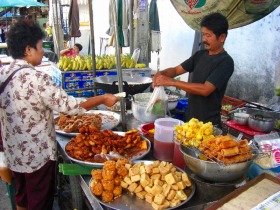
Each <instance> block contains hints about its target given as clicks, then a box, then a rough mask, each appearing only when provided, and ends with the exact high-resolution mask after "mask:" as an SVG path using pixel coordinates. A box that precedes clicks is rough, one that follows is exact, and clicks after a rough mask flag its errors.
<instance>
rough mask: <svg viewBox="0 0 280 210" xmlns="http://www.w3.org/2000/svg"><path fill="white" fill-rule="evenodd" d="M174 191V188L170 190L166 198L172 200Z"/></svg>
mask: <svg viewBox="0 0 280 210" xmlns="http://www.w3.org/2000/svg"><path fill="white" fill-rule="evenodd" d="M175 195H176V191H175V190H170V191H169V193H168V195H167V197H166V198H167V200H169V201H172V200H173V199H174V198H175Z"/></svg>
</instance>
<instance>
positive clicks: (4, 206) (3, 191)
mask: <svg viewBox="0 0 280 210" xmlns="http://www.w3.org/2000/svg"><path fill="white" fill-rule="evenodd" d="M0 210H12V205H11V202H10V198H9V194H8V190H7V186H6V183H5V182H4V181H2V180H1V179H0ZM53 210H60V208H59V206H58V202H57V199H55V201H54V205H53Z"/></svg>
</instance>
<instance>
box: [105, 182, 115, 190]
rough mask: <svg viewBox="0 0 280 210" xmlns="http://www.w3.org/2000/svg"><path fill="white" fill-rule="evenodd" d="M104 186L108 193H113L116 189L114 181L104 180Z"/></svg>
mask: <svg viewBox="0 0 280 210" xmlns="http://www.w3.org/2000/svg"><path fill="white" fill-rule="evenodd" d="M102 186H103V189H104V190H106V191H113V189H114V187H115V184H114V180H102Z"/></svg>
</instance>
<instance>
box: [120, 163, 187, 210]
mask: <svg viewBox="0 0 280 210" xmlns="http://www.w3.org/2000/svg"><path fill="white" fill-rule="evenodd" d="M126 167H127V168H128V170H129V172H128V174H127V175H126V176H125V177H124V180H123V181H122V182H121V186H122V187H123V188H125V189H127V190H128V191H129V192H130V193H132V194H134V195H136V196H137V197H138V198H140V199H145V200H146V202H148V203H151V205H152V207H153V208H154V209H166V208H170V207H175V206H177V205H179V204H180V203H181V202H182V201H185V200H186V199H187V198H188V197H187V194H186V193H185V191H184V190H185V189H186V188H189V187H191V185H192V184H191V182H190V180H189V177H188V175H187V174H186V173H185V172H184V173H183V172H180V171H177V169H176V168H175V167H174V165H173V164H172V163H168V162H165V161H153V163H152V164H150V165H145V164H144V163H143V162H141V163H138V164H134V165H129V164H126Z"/></svg>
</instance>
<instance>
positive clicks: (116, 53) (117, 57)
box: [111, 0, 127, 131]
mask: <svg viewBox="0 0 280 210" xmlns="http://www.w3.org/2000/svg"><path fill="white" fill-rule="evenodd" d="M111 1H112V7H113V8H112V9H113V10H112V11H113V23H114V34H115V50H116V51H115V55H116V59H117V72H118V82H119V92H120V93H121V92H123V80H122V69H121V56H120V52H121V49H120V44H119V34H118V24H117V12H116V8H117V7H116V0H111ZM124 100H125V99H121V117H122V129H123V131H126V129H127V128H126V117H125V106H124V102H125V101H124Z"/></svg>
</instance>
